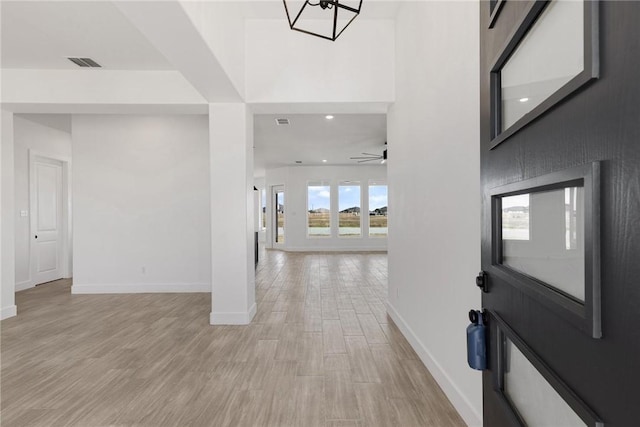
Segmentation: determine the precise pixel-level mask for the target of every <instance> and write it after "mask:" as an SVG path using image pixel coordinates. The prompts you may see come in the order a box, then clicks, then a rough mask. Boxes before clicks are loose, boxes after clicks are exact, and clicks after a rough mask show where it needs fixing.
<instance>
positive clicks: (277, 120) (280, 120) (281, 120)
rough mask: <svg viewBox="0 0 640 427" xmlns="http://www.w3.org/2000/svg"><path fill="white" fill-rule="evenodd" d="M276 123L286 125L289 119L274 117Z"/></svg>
mask: <svg viewBox="0 0 640 427" xmlns="http://www.w3.org/2000/svg"><path fill="white" fill-rule="evenodd" d="M276 124H277V125H278V126H282V125H288V124H289V119H276Z"/></svg>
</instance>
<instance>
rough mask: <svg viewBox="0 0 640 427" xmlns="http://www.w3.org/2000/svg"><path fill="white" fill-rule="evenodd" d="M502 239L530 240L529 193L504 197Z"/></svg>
mask: <svg viewBox="0 0 640 427" xmlns="http://www.w3.org/2000/svg"><path fill="white" fill-rule="evenodd" d="M502 239H503V240H529V195H528V194H519V195H517V196H509V197H503V198H502Z"/></svg>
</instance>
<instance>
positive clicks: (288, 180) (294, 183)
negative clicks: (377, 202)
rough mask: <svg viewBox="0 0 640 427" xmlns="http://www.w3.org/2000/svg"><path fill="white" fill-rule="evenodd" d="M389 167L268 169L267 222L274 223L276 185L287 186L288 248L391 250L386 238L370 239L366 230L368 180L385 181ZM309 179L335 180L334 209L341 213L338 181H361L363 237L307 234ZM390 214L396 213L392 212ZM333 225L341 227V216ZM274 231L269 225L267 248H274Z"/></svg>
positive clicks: (286, 220) (286, 224)
mask: <svg viewBox="0 0 640 427" xmlns="http://www.w3.org/2000/svg"><path fill="white" fill-rule="evenodd" d="M386 179H387V168H386V167H384V166H297V167H288V168H278V169H271V170H267V172H266V187H267V195H268V196H267V224H272V222H273V221H274V220H273V218H272V212H273V209H274V208H273V200H272V199H273V197H269V195H270V194H271V193H270V189H271V187H273V186H274V185H284V186H285V213H284V215H285V243H284V247H283V249H284V250H287V251H318V250H320V251H339V250H342V251H346V250H353V251H357V250H377V251H384V250H386V249H387V239H386V238H384V237H373V238H369V236H368V233H366V227H365V225H366V223H367V219H368V218H367V215H366V206H367V204H366V202H367V199H368V187H367V185H368V182H369V181H370V180H376V181H385V180H386ZM309 181H328V182H330V183H331V203H332V212H333V211H335V212H337V209H335V208H336V207H337V203H338V188H337V186H338V183H339V182H340V181H359V182H360V183H361V196H362V205H361V207H362V210H363V211H364V212H365V215H364V216H362V237H360V238H355V237H348V238H347V237H338V236H337V235H335V233H334V235H333V236H332V237H321V238H310V237H308V236H307V211H308V204H307V203H308V202H307V183H308V182H309ZM390 215H394V212H393V211H392V212H391V214H390ZM332 226H333V227H334V228H336V227H337V215H334V217H333V218H332ZM271 231H272V230H270V229H269V226H268V225H267V247H271V242H272V238H271Z"/></svg>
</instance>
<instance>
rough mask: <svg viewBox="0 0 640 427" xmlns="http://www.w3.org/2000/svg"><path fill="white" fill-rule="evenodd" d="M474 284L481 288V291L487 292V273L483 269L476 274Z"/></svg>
mask: <svg viewBox="0 0 640 427" xmlns="http://www.w3.org/2000/svg"><path fill="white" fill-rule="evenodd" d="M476 286H477V287H479V288H480V289H482V292H489V275H488V274H487V273H485V272H484V271H481V272H480V273H478V276H476Z"/></svg>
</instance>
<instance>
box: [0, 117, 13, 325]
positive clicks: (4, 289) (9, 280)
mask: <svg viewBox="0 0 640 427" xmlns="http://www.w3.org/2000/svg"><path fill="white" fill-rule="evenodd" d="M0 127H1V129H0V130H1V133H2V145H1V146H0V174H1V176H2V185H1V189H0V202H1V203H2V205H1V208H0V211H1V213H2V216H1V219H0V242H1V245H0V254H1V255H2V256H1V258H0V259H1V260H2V263H1V264H0V279H1V280H2V282H1V285H0V319H6V318H7V317H12V316H15V315H16V305H15V284H16V280H15V277H16V276H15V247H14V246H15V243H14V242H15V230H14V223H15V209H14V205H15V201H14V184H13V182H14V178H13V169H14V167H13V163H14V161H13V113H11V112H9V111H5V110H2V124H1V126H0Z"/></svg>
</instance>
